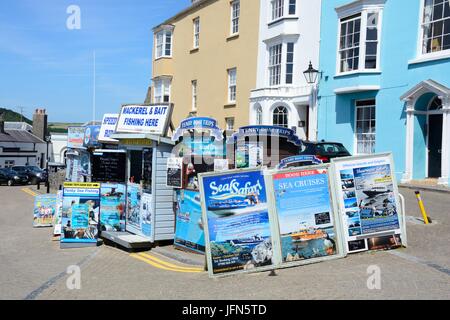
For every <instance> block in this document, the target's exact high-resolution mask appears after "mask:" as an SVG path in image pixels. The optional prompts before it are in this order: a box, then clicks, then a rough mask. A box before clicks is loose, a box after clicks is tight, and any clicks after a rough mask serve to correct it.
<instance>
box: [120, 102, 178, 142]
mask: <svg viewBox="0 0 450 320" xmlns="http://www.w3.org/2000/svg"><path fill="white" fill-rule="evenodd" d="M171 113H172V105H171V104H154V105H124V106H122V109H121V111H120V114H119V120H118V121H117V126H116V132H118V133H120V132H124V133H127V132H129V133H150V134H155V135H162V136H164V135H165V134H166V133H167V128H168V125H169V121H170V117H171Z"/></svg>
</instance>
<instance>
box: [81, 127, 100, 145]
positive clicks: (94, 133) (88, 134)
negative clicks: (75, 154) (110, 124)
mask: <svg viewBox="0 0 450 320" xmlns="http://www.w3.org/2000/svg"><path fill="white" fill-rule="evenodd" d="M99 134H100V126H86V127H85V131H84V144H83V146H84V147H86V148H98V147H100V146H101V143H100V142H99V141H98V135H99Z"/></svg>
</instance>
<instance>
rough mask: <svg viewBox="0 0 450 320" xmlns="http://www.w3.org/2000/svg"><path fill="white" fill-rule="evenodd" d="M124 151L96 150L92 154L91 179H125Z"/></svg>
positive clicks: (106, 180)
mask: <svg viewBox="0 0 450 320" xmlns="http://www.w3.org/2000/svg"><path fill="white" fill-rule="evenodd" d="M126 161H127V154H126V152H123V151H122V152H120V151H106V150H100V151H98V150H96V151H95V152H94V153H93V155H92V180H93V181H95V182H117V183H120V182H122V183H124V182H125V181H126V178H125V176H126V172H125V171H126Z"/></svg>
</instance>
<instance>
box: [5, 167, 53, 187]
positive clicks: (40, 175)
mask: <svg viewBox="0 0 450 320" xmlns="http://www.w3.org/2000/svg"><path fill="white" fill-rule="evenodd" d="M12 169H13V170H14V171H17V172H19V173H23V174H26V175H28V177H29V179H30V182H31V184H37V183H38V182H45V181H47V174H46V173H45V171H44V170H42V169H41V168H39V167H37V166H14V167H12Z"/></svg>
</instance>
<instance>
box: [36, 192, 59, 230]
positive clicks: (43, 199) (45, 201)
mask: <svg viewBox="0 0 450 320" xmlns="http://www.w3.org/2000/svg"><path fill="white" fill-rule="evenodd" d="M55 212H56V194H43V195H38V196H36V197H35V198H34V217H33V227H51V226H52V225H53V217H54V215H55Z"/></svg>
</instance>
